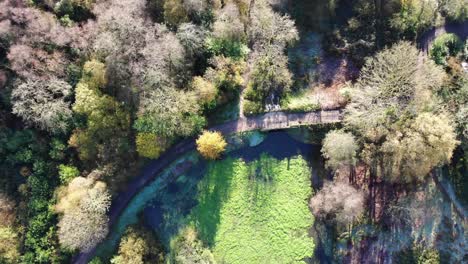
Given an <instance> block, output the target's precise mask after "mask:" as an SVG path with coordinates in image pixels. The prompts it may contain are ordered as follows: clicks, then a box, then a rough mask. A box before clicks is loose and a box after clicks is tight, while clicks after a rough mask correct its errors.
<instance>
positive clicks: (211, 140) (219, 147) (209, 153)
mask: <svg viewBox="0 0 468 264" xmlns="http://www.w3.org/2000/svg"><path fill="white" fill-rule="evenodd" d="M226 146H227V143H226V141H225V140H224V138H223V135H221V133H219V132H210V131H204V132H203V134H202V135H201V136H200V137H199V138H198V139H197V150H198V151H199V152H200V154H201V155H202V156H203V157H205V158H207V159H217V158H219V156H221V154H222V153H223V152H224V151H225V149H226Z"/></svg>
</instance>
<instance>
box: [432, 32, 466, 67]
mask: <svg viewBox="0 0 468 264" xmlns="http://www.w3.org/2000/svg"><path fill="white" fill-rule="evenodd" d="M462 50H463V43H462V42H461V40H460V39H459V38H458V37H457V35H455V34H451V33H449V34H443V35H441V36H439V37H437V38H436V39H435V40H434V43H433V44H432V47H431V50H430V52H429V53H430V56H431V58H432V60H434V61H435V63H437V64H439V65H446V63H447V61H446V60H447V58H448V57H449V56H455V55H457V54H458V53H459V52H460V51H462Z"/></svg>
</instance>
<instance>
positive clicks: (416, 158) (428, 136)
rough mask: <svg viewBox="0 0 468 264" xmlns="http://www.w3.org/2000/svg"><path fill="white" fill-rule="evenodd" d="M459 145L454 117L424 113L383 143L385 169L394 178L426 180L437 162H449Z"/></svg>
mask: <svg viewBox="0 0 468 264" xmlns="http://www.w3.org/2000/svg"><path fill="white" fill-rule="evenodd" d="M458 144H459V141H457V139H456V134H455V131H454V127H453V126H452V124H451V122H450V117H449V116H448V115H446V114H443V113H441V114H432V113H422V114H420V115H418V116H417V117H416V119H415V120H414V121H413V122H411V123H410V124H406V127H403V128H401V129H400V130H399V132H396V133H392V134H390V135H388V136H387V139H386V140H385V142H384V143H383V144H382V147H381V149H380V152H381V153H382V155H383V162H384V165H383V168H384V170H385V171H386V172H387V173H386V174H387V175H391V177H392V180H394V181H401V182H409V181H411V180H414V179H419V180H423V179H424V177H425V176H426V175H427V174H428V173H429V172H430V171H431V170H432V168H434V167H435V166H437V165H440V164H444V163H449V162H450V159H451V158H452V152H453V150H454V149H455V147H456V146H457V145H458Z"/></svg>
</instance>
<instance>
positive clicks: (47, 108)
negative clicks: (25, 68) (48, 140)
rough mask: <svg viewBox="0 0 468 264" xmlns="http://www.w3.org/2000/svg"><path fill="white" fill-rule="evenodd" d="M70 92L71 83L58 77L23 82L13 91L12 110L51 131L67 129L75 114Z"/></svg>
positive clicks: (27, 120)
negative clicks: (71, 105)
mask: <svg viewBox="0 0 468 264" xmlns="http://www.w3.org/2000/svg"><path fill="white" fill-rule="evenodd" d="M71 91H72V88H71V86H70V85H69V84H68V83H66V82H64V81H60V80H58V79H51V80H49V81H41V80H36V81H27V82H23V83H21V84H20V85H18V86H16V87H15V88H14V89H13V92H12V94H11V97H12V101H13V113H14V114H17V115H19V116H20V117H21V118H23V120H24V121H25V122H26V123H27V124H31V125H36V126H38V127H39V128H41V129H44V130H47V131H50V132H64V131H66V130H67V127H68V125H67V121H68V119H70V117H71V115H72V111H71V109H70V102H69V101H68V100H67V99H68V96H69V95H70V93H71Z"/></svg>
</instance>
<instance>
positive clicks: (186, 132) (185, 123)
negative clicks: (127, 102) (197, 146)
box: [134, 88, 205, 138]
mask: <svg viewBox="0 0 468 264" xmlns="http://www.w3.org/2000/svg"><path fill="white" fill-rule="evenodd" d="M140 108H141V109H140V114H139V116H138V119H137V120H136V122H135V125H134V127H135V128H136V129H137V130H138V131H140V132H151V133H154V134H156V135H158V136H162V137H166V138H172V137H178V136H190V135H193V134H195V133H196V132H198V131H200V129H201V128H202V127H203V125H204V124H205V119H204V117H203V116H201V115H200V112H199V111H200V106H199V105H198V102H197V97H196V95H195V93H193V92H184V91H179V90H176V89H174V88H167V89H157V90H154V91H151V92H149V93H148V94H147V95H146V96H145V97H143V98H142V99H141V103H140Z"/></svg>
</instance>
